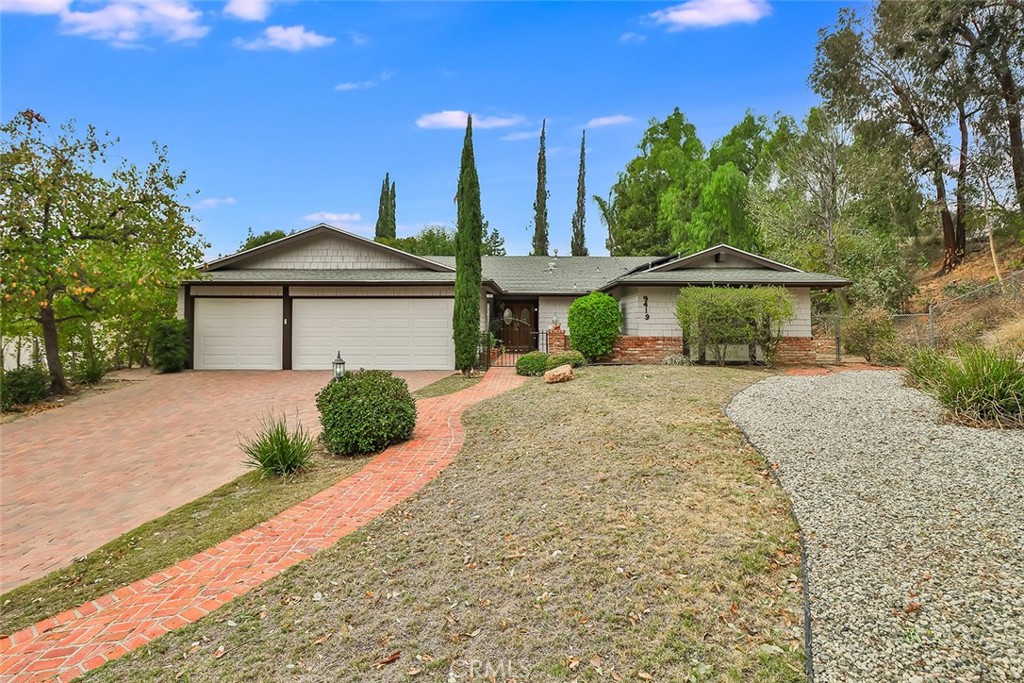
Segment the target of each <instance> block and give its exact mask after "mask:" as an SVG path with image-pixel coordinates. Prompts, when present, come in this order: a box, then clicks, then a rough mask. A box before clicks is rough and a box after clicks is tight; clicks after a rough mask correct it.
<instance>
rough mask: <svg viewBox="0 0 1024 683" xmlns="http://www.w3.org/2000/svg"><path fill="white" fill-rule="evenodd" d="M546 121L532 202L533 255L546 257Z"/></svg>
mask: <svg viewBox="0 0 1024 683" xmlns="http://www.w3.org/2000/svg"><path fill="white" fill-rule="evenodd" d="M547 123H548V122H547V120H546V119H545V120H544V121H543V122H542V123H541V124H540V151H539V152H538V153H537V199H536V200H534V202H533V255H534V256H547V255H548V159H547V153H546V152H545V150H544V140H545V137H546V132H547Z"/></svg>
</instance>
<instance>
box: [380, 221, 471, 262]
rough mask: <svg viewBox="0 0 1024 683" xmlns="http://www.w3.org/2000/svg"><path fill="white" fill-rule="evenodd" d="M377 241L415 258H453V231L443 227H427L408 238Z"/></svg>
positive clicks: (384, 238) (387, 238)
mask: <svg viewBox="0 0 1024 683" xmlns="http://www.w3.org/2000/svg"><path fill="white" fill-rule="evenodd" d="M377 241H378V242H380V243H381V244H386V245H387V246H389V247H394V248H395V249H401V250H402V251H404V252H407V253H410V254H416V255H417V256H455V231H454V230H452V229H451V228H449V227H447V226H444V225H428V226H426V227H424V228H423V229H422V230H420V231H419V232H418V233H416V234H415V235H412V236H410V237H395V238H390V237H383V238H381V239H379V240H377Z"/></svg>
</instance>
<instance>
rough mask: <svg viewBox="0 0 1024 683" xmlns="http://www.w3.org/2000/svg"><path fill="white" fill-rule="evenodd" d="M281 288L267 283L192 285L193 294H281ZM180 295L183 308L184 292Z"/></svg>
mask: <svg viewBox="0 0 1024 683" xmlns="http://www.w3.org/2000/svg"><path fill="white" fill-rule="evenodd" d="M283 291H284V290H283V288H281V287H271V286H268V285H230V286H226V287H221V286H218V285H192V295H193V296H282V295H283ZM181 296H182V302H181V305H182V310H184V294H182V295H181Z"/></svg>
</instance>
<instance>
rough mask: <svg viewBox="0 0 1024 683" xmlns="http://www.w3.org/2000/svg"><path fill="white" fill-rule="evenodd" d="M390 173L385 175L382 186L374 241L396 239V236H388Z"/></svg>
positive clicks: (374, 228) (374, 229)
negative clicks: (384, 238)
mask: <svg viewBox="0 0 1024 683" xmlns="http://www.w3.org/2000/svg"><path fill="white" fill-rule="evenodd" d="M389 175H390V173H385V174H384V180H383V182H381V185H380V201H379V202H378V203H377V224H376V225H374V227H373V237H374V239H378V240H379V239H380V238H381V237H394V235H389V234H388V210H389V209H388V207H389V206H390V205H391V199H390V197H389V196H388V195H389V194H390V190H391V183H390V182H389V180H390V178H389V177H388V176H389Z"/></svg>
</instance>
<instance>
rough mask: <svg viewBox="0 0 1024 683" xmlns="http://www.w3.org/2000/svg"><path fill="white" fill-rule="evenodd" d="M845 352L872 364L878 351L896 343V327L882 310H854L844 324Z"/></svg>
mask: <svg viewBox="0 0 1024 683" xmlns="http://www.w3.org/2000/svg"><path fill="white" fill-rule="evenodd" d="M841 334H842V337H843V351H845V352H846V353H850V354H853V355H855V356H864V360H866V361H867V362H869V363H871V362H873V361H874V360H875V358H876V356H877V355H878V351H879V350H880V349H882V348H884V347H885V345H887V344H893V343H895V341H896V326H895V325H894V324H893V322H892V317H891V316H890V315H889V314H888V313H887V312H886V311H885V309H882V308H854V309H853V310H852V311H851V312H850V315H849V317H847V318H846V320H844V321H843V323H842V332H841Z"/></svg>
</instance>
